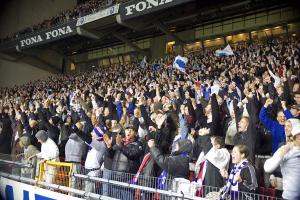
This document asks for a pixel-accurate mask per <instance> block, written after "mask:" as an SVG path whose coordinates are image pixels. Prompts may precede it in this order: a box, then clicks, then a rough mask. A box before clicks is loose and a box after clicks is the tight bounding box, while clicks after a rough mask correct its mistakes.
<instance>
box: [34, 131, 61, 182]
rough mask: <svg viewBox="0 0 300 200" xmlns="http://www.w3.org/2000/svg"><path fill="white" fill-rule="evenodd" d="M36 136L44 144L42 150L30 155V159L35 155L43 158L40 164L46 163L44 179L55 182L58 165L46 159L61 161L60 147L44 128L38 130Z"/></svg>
mask: <svg viewBox="0 0 300 200" xmlns="http://www.w3.org/2000/svg"><path fill="white" fill-rule="evenodd" d="M35 137H36V138H37V139H38V142H39V143H41V144H42V147H41V152H40V153H38V154H36V155H33V156H30V157H29V158H28V159H32V158H34V157H35V156H36V157H37V158H39V159H42V160H41V161H39V165H40V164H44V176H43V180H44V181H45V182H46V183H53V182H54V177H55V174H56V167H55V166H51V165H49V164H47V163H45V162H46V161H56V162H59V150H58V147H57V145H56V144H55V142H54V141H53V140H52V139H51V138H49V137H48V134H47V133H46V132H45V131H44V130H41V131H39V132H37V133H36V135H35Z"/></svg>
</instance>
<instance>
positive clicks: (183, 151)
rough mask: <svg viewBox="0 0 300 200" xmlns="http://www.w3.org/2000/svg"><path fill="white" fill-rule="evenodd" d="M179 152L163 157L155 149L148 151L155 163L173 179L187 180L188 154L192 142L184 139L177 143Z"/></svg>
mask: <svg viewBox="0 0 300 200" xmlns="http://www.w3.org/2000/svg"><path fill="white" fill-rule="evenodd" d="M178 145H179V150H178V151H177V152H175V153H174V154H173V155H170V156H165V155H163V154H162V153H161V151H160V150H159V149H158V148H157V147H152V148H151V149H150V151H151V153H152V156H153V157H154V160H155V162H156V163H157V164H158V165H159V166H160V167H161V168H162V169H163V170H164V171H166V172H167V173H168V174H169V175H171V176H172V177H174V178H186V179H187V178H188V176H189V160H190V158H189V154H190V152H191V151H192V142H191V141H189V140H187V139H185V140H181V141H179V142H178Z"/></svg>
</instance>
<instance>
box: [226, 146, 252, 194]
mask: <svg viewBox="0 0 300 200" xmlns="http://www.w3.org/2000/svg"><path fill="white" fill-rule="evenodd" d="M231 156H232V164H233V168H232V169H231V171H230V173H229V174H228V172H227V171H226V170H222V171H221V174H222V176H223V177H224V178H226V179H227V184H226V185H225V187H224V188H223V191H222V194H221V199H225V198H226V196H227V195H231V197H232V199H243V198H245V197H247V196H249V193H254V192H256V189H257V187H258V185H257V180H256V174H255V169H254V167H253V165H252V164H251V163H250V162H249V149H248V148H247V146H246V145H236V146H234V147H233V150H232V153H231ZM238 192H242V193H238ZM244 192H245V193H244Z"/></svg>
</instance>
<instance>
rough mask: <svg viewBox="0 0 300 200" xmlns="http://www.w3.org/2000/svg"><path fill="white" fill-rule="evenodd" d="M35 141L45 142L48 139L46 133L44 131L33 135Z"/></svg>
mask: <svg viewBox="0 0 300 200" xmlns="http://www.w3.org/2000/svg"><path fill="white" fill-rule="evenodd" d="M35 137H36V139H38V140H40V141H42V142H46V140H47V139H48V134H47V132H46V131H44V130H40V131H38V132H37V133H36V134H35Z"/></svg>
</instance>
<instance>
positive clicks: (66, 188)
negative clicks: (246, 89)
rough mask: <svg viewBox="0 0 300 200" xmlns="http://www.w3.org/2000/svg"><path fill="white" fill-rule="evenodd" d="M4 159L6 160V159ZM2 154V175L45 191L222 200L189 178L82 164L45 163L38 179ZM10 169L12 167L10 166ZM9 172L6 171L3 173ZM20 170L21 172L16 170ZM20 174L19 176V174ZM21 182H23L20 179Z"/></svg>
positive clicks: (248, 197) (252, 197) (250, 197)
mask: <svg viewBox="0 0 300 200" xmlns="http://www.w3.org/2000/svg"><path fill="white" fill-rule="evenodd" d="M4 158H5V159H4ZM8 158H9V157H5V156H2V155H0V172H2V173H0V176H2V175H3V172H5V174H13V176H14V177H17V176H19V177H26V178H27V179H26V180H27V182H30V181H28V180H32V182H34V183H35V185H37V186H39V187H43V188H46V189H47V188H51V187H50V186H56V187H55V191H56V192H60V193H63V194H69V195H72V196H77V197H82V198H87V199H93V198H91V197H92V196H94V197H96V199H101V198H100V197H102V198H103V199H105V198H106V197H107V198H108V197H110V198H112V199H126V200H131V199H132V200H169V199H170V200H176V199H191V200H197V199H216V200H219V199H220V192H221V191H222V189H220V188H215V187H211V186H205V185H200V184H198V183H196V182H190V181H189V180H187V179H176V178H172V177H166V178H164V179H162V178H157V177H149V176H143V175H140V176H138V177H136V176H135V175H134V174H128V173H123V172H116V171H110V170H106V169H93V170H87V169H84V167H82V166H81V165H80V164H79V163H64V162H51V161H46V162H44V163H40V164H39V165H37V167H38V169H39V170H38V173H37V174H36V180H35V181H34V179H32V174H30V173H22V170H24V169H27V170H29V171H30V172H35V171H36V169H35V166H34V164H28V163H24V161H23V160H22V159H19V160H18V159H16V158H9V159H8ZM7 166H10V167H7ZM4 169H6V170H4ZM16 169H19V170H16ZM16 172H17V173H16ZM28 174H30V176H28ZM19 180H22V178H21V179H19ZM62 188H63V189H62ZM226 199H230V200H281V198H277V197H274V195H273V196H267V195H262V194H259V193H246V192H238V193H236V194H235V195H228V196H227V197H226Z"/></svg>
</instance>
